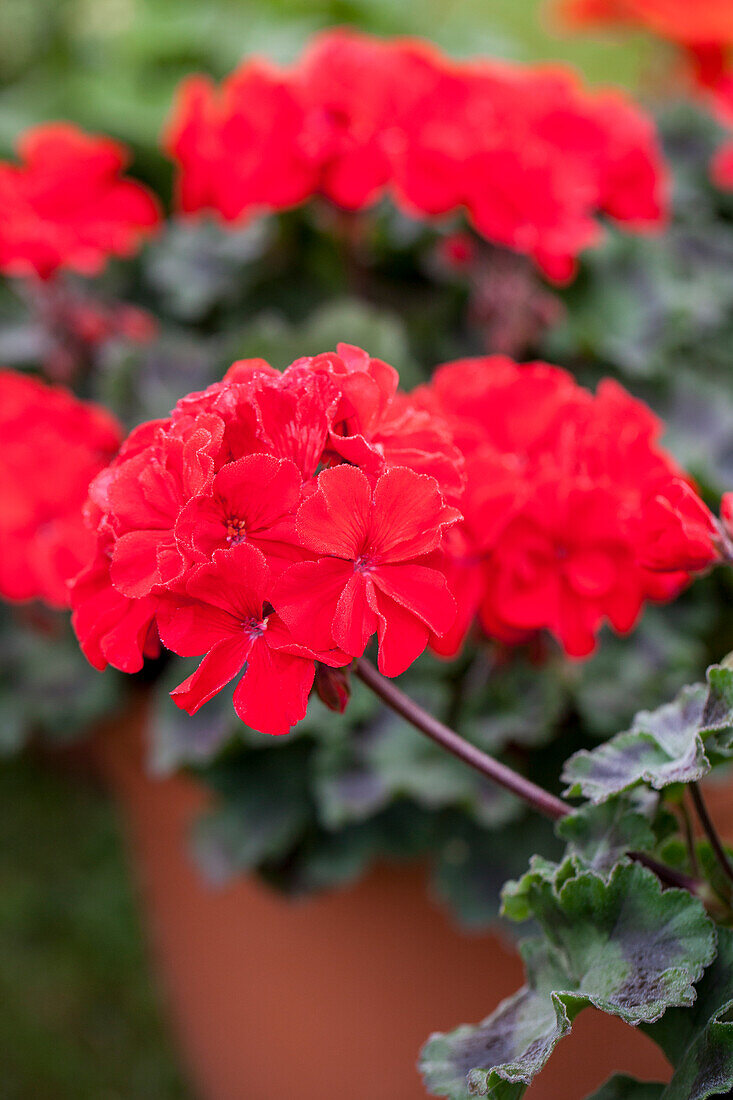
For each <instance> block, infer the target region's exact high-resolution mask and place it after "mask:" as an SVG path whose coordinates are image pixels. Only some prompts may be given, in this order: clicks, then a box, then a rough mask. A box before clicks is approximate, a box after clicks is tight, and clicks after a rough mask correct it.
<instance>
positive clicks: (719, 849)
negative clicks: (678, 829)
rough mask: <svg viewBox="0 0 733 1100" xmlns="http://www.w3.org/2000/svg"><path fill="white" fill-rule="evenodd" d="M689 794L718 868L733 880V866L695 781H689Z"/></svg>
mask: <svg viewBox="0 0 733 1100" xmlns="http://www.w3.org/2000/svg"><path fill="white" fill-rule="evenodd" d="M690 794H691V795H692V801H693V803H694V806H695V809H696V811H697V816H698V818H699V819H700V824H701V825H702V827H703V830H704V832H705V835H706V837H707V838H708V840H709V841H710V847H711V848H712V849H713V851H714V853H715V858H716V859H717V861H718V863H719V864H720V869H721V871H722V872H723V874H724V875H725V876H726V878H728V879H730V881H731V882H733V867H731V864H730V860H729V859H728V854H727V852H726V850H725V848H724V847H723V842H722V840H721V839H720V837H719V836H718V831H717V829H716V828H715V825H714V824H713V820H712V818H711V817H710V814H709V813H708V808H707V806H706V805H705V800H704V798H703V796H702V791H701V790H700V788H699V787H698V785H697V783H690Z"/></svg>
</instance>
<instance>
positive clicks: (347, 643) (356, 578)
mask: <svg viewBox="0 0 733 1100" xmlns="http://www.w3.org/2000/svg"><path fill="white" fill-rule="evenodd" d="M371 586H372V581H371V578H370V577H368V576H366V575H365V574H364V573H352V575H351V577H350V578H349V581H348V583H347V585H346V587H345V588H344V590H343V592H342V593H341V596H340V597H339V601H338V604H337V607H336V612H335V614H334V617H333V625H332V630H333V637H334V641H335V642H336V643H337V645H339V646H340V647H341V649H343V651H344V652H345V653H349V654H351V656H352V657H361V655H362V653H363V652H364V650H365V649H366V647H367V643H368V641H369V639H370V638H371V636H372V634H374V633H375V631H376V629H377V616H376V615H375V614H374V611H373V610H372V607H371V606H370V602H373V601H370V600H369V593H370V590H371Z"/></svg>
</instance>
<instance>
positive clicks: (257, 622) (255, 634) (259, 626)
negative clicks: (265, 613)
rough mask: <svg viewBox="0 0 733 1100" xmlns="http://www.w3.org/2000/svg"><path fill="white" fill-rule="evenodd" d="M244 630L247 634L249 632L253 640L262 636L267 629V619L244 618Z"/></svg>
mask: <svg viewBox="0 0 733 1100" xmlns="http://www.w3.org/2000/svg"><path fill="white" fill-rule="evenodd" d="M242 630H243V632H244V633H245V634H249V636H250V638H252V639H253V640H254V639H255V638H261V637H262V635H263V634H264V633H265V631H266V630H267V619H266V618H265V619H255V618H249V619H242Z"/></svg>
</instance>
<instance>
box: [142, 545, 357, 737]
mask: <svg viewBox="0 0 733 1100" xmlns="http://www.w3.org/2000/svg"><path fill="white" fill-rule="evenodd" d="M271 584H272V579H271V574H270V571H269V569H268V567H267V563H266V562H265V558H264V556H263V555H262V554H261V553H260V551H259V550H256V549H255V548H254V546H251V545H248V544H247V543H241V544H239V545H238V546H235V547H233V548H232V549H231V550H217V551H215V553H214V556H213V561H212V563H211V564H210V565H202V566H201V567H200V568H199V569H197V570H196V571H195V572H194V573H193V574H192V576H191V577H190V578H189V580H188V583H187V585H186V595H187V597H188V598H185V597H176V598H175V599H173V600H166V601H163V602H162V604H161V607H160V609H159V611H158V628H159V630H160V635H161V638H162V639H163V642H164V643H165V645H167V646H168V648H169V649H172V650H173V652H174V653H178V654H180V655H181V656H182V657H192V656H198V655H199V654H201V653H205V657H204V659H203V660H202V662H201V664H200V665H199V667H198V668H197V670H196V671H195V672H194V673H193V674H192V675H191V676H189V677H188V679H187V680H184V682H183V683H182V684H180V685H179V686H178V687H177V688H176V689H175V690H174V691H173V692H171V695H172V697H173V699H174V700H175V702H176V704H177V705H178V706H179V707H181V708H182V709H183V710H186V711H187V712H188V713H189V714H195V713H196V711H197V710H198V709H199V708H200V707H201V706H203V704H204V703H206V702H208V700H209V699H212V698H213V697H214V695H217V694H218V693H219V692H220V691H221V690H222V688H224V687H225V686H226V685H227V684H228V683H229V682H230V681H231V680H233V679H234V678H235V676H239V675H240V673H241V674H242V678H241V679H240V681H239V683H238V684H237V686H236V688H235V689H234V709H235V710H236V712H237V714H238V715H239V717H240V718H241V719H242V721H243V722H246V723H247V725H248V726H251V727H252V728H253V729H256V730H259V731H260V732H261V733H271V734H284V733H288V732H289V731H290V729H291V728H292V726H294V725H295V723H296V722H298V721H300V719H301V718H303V717H304V715H305V712H306V708H307V706H308V695H309V692H310V689H311V687H312V686H313V677H314V675H315V657H316V654H315V653H310V652H309V651H308V650H307V649H305V648H304V647H302V646H298V645H297V644H296V643H295V642H294V640H293V638H292V637H291V636H290V634H289V633H288V631H287V629H286V628H285V626H284V625H283V623H282V622H281V621H280V620H279V619H278V617H277V615H273V614H272V612H271V611H270V612H268V610H267V606H266V605H267V601H268V598H269V595H270V589H271ZM319 659H321V660H327V661H333V663H335V664H339V663H340V664H346V663H348V657H344V658H341V657H340V656H339V655H336V656H335V657H334V656H330V655H324V654H320V655H319Z"/></svg>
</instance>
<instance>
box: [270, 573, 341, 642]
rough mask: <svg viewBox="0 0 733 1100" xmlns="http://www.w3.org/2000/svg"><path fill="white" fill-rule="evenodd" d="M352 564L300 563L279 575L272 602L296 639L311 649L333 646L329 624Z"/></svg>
mask: <svg viewBox="0 0 733 1100" xmlns="http://www.w3.org/2000/svg"><path fill="white" fill-rule="evenodd" d="M351 576H353V567H352V565H351V564H350V563H349V562H344V561H341V560H340V559H339V558H321V559H320V561H305V562H299V563H298V564H297V565H292V566H291V567H290V568H289V569H286V570H285V572H284V573H283V574H282V575H281V576H280V577H279V579H278V581H277V584H276V586H275V589H274V591H273V594H272V601H271V602H272V604H273V607H274V608H275V610H276V611H277V612H278V614H279V615H280V617H281V618H282V620H283V621H284V622H285V624H286V625H287V626H288V628H289V629H290V630H291V631H292V634H293V637H294V639H295V641H296V642H300V643H301V644H302V645H305V646H308V647H309V648H310V649H312V650H316V651H317V650H329V649H334V648H335V642H334V638H333V634H332V631H331V624H332V622H333V617H334V615H335V613H336V606H337V604H338V601H339V597H340V596H341V593H342V591H343V590H344V588H345V587H346V585H347V583H348V581H349V578H350V577H351Z"/></svg>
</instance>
